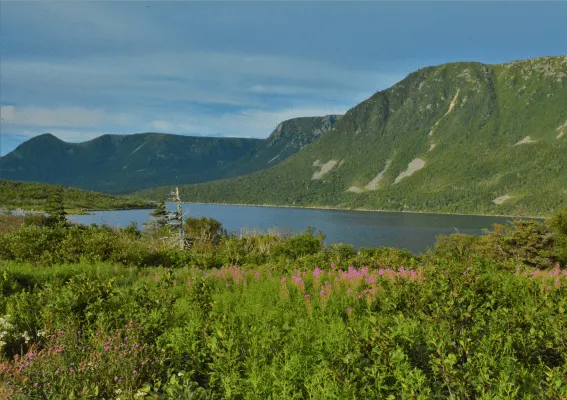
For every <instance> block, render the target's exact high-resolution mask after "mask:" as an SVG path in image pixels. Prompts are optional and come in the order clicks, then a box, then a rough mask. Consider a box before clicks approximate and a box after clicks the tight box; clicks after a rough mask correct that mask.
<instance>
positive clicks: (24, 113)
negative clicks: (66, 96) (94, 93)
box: [0, 106, 133, 128]
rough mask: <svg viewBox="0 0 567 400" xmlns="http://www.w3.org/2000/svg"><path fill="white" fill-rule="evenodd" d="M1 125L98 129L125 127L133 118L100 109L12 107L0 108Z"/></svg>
mask: <svg viewBox="0 0 567 400" xmlns="http://www.w3.org/2000/svg"><path fill="white" fill-rule="evenodd" d="M0 114H1V115H2V125H17V126H27V127H30V126H38V127H45V128H49V127H75V128H79V127H83V128H84V127H92V128H95V127H98V126H100V125H102V124H107V123H109V122H110V123H114V124H116V125H125V124H127V123H128V122H131V121H132V120H133V116H131V115H128V114H124V113H107V112H105V111H104V110H101V109H86V108H83V107H59V108H51V109H50V108H40V107H24V108H19V107H14V106H2V107H1V108H0Z"/></svg>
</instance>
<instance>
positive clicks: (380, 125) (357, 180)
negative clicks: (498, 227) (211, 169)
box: [140, 56, 567, 215]
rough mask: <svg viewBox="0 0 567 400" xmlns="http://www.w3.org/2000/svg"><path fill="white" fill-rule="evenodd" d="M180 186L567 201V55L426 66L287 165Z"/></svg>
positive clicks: (274, 200) (481, 201) (403, 204)
mask: <svg viewBox="0 0 567 400" xmlns="http://www.w3.org/2000/svg"><path fill="white" fill-rule="evenodd" d="M167 191H168V189H167V188H157V189H153V190H147V191H144V192H142V193H140V195H141V196H145V197H147V198H157V197H158V196H159V195H160V194H162V193H165V192H167ZM182 193H183V197H184V199H185V200H186V201H198V202H220V203H248V204H273V205H296V206H337V207H346V208H368V209H385V210H415V211H431V212H462V213H487V214H510V213H514V212H516V211H517V210H518V208H519V207H520V206H522V207H523V208H525V212H526V213H527V214H528V215H543V214H546V213H548V212H549V211H551V210H555V209H557V208H559V207H565V205H567V56H559V57H542V58H537V59H531V60H525V61H515V62H511V63H506V64H499V65H486V64H481V63H474V62H459V63H450V64H444V65H440V66H435V67H427V68H423V69H420V70H418V71H416V72H414V73H412V74H410V75H409V76H408V77H406V78H405V79H403V80H402V81H401V82H399V83H397V84H396V85H394V86H393V87H391V88H389V89H387V90H384V91H380V92H377V93H375V94H374V95H373V96H371V97H370V98H369V99H367V100H365V101H364V102H362V103H360V104H358V105H357V106H355V107H354V108H352V109H351V110H349V111H348V112H347V113H346V115H345V116H344V117H342V118H341V120H340V121H338V122H337V124H336V125H335V126H334V128H333V129H331V130H330V131H329V132H327V133H325V134H324V135H322V137H321V139H320V140H318V141H316V142H314V143H312V144H311V145H309V146H307V147H306V148H305V149H303V151H301V152H299V153H297V154H295V155H293V156H292V157H290V158H288V159H287V160H286V161H284V162H282V163H280V164H279V165H277V166H275V167H273V168H271V169H268V170H262V171H258V172H255V173H253V174H250V175H247V176H239V177H237V178H233V179H226V180H219V181H215V182H209V183H206V184H198V185H188V186H184V187H183V190H182Z"/></svg>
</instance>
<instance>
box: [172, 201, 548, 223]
mask: <svg viewBox="0 0 567 400" xmlns="http://www.w3.org/2000/svg"><path fill="white" fill-rule="evenodd" d="M168 203H170V202H168ZM182 204H202V205H207V204H209V205H217V206H240V207H242V206H244V207H271V208H295V209H307V210H331V211H360V212H382V213H404V214H426V215H455V216H464V217H467V216H469V217H499V218H529V219H547V218H548V217H541V216H533V215H525V216H522V217H519V216H517V215H509V214H462V213H451V212H433V211H394V210H378V209H370V208H341V207H333V206H289V205H275V204H244V203H204V202H198V201H183V202H182Z"/></svg>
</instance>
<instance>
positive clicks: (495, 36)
mask: <svg viewBox="0 0 567 400" xmlns="http://www.w3.org/2000/svg"><path fill="white" fill-rule="evenodd" d="M566 16H567V2H549V3H544V2H533V3H532V2H502V3H497V2H482V1H479V2H435V3H429V2H424V1H420V2H402V1H396V2H351V1H348V2H319V1H318V2H303V1H296V2H259V1H255V2H246V3H245V2H234V1H231V2H206V3H205V2H186V1H174V2H165V1H154V2H141V1H126V2H103V1H95V2H81V1H72V2H71V1H63V2H48V1H36V2H23V1H1V2H0V26H1V30H0V57H1V58H0V105H1V110H0V111H1V123H0V133H1V136H0V144H1V148H0V155H4V154H7V153H8V152H9V151H11V150H12V149H14V148H15V147H16V146H17V145H19V144H20V143H22V142H23V141H25V140H27V139H29V138H30V137H33V136H36V135H39V134H42V133H46V132H49V133H53V134H54V135H56V136H58V137H59V138H61V139H63V140H66V141H70V142H80V141H85V140H90V139H92V138H94V137H97V136H100V135H102V134H107V133H110V134H130V133H138V132H165V133H176V134H184V135H204V136H231V137H253V138H265V137H267V136H268V135H269V134H270V133H271V131H272V130H273V129H274V128H275V127H276V125H277V124H278V123H279V122H281V121H283V120H286V119H290V118H294V117H301V116H317V115H327V114H342V113H344V112H346V111H347V110H348V109H350V108H352V107H354V106H355V105H356V104H357V103H359V102H361V101H362V100H364V99H366V98H368V97H369V96H371V95H372V94H373V93H375V92H376V91H379V90H383V89H386V88H388V87H390V86H392V85H393V84H395V83H396V82H398V81H399V80H401V79H403V78H404V77H405V76H407V75H408V74H409V73H410V72H412V71H414V70H416V69H419V68H421V67H424V66H429V65H438V64H442V63H446V62H454V61H480V62H485V63H502V62H508V61H513V60H517V59H526V58H532V57H539V56H547V55H565V54H567V40H565V38H567V23H565V17H566Z"/></svg>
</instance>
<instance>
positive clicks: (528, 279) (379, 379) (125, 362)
mask: <svg viewBox="0 0 567 400" xmlns="http://www.w3.org/2000/svg"><path fill="white" fill-rule="evenodd" d="M342 251H343V252H344V253H345V254H344V255H345V256H347V255H348V254H347V253H348V252H347V251H346V249H343V250H342ZM291 274H293V275H294V276H295V278H296V279H295V280H294V279H293V278H292V277H290V273H285V272H278V270H276V269H275V268H272V267H269V268H262V267H258V268H255V269H250V270H248V271H246V270H242V269H239V268H238V267H235V266H230V267H223V268H221V269H214V270H210V271H207V270H202V269H197V268H194V267H191V268H189V267H185V268H179V269H176V270H169V269H165V268H144V269H138V268H133V267H129V266H118V265H115V264H101V263H97V264H87V263H82V264H73V265H55V266H53V267H51V268H37V267H34V266H32V265H29V264H20V263H11V262H9V263H7V262H0V288H2V290H3V294H4V295H3V296H0V318H2V321H5V320H8V321H9V324H10V326H8V325H7V324H5V323H4V325H1V323H2V322H0V326H1V327H2V329H3V330H2V331H1V332H0V335H2V334H3V332H4V331H9V334H5V335H3V336H0V340H4V341H5V342H7V343H6V344H7V346H5V348H4V349H3V350H2V351H3V353H2V354H3V355H2V356H0V397H2V396H3V397H6V398H12V399H20V398H73V397H75V398H116V397H117V396H120V398H125V399H133V398H139V397H142V396H146V397H150V398H151V396H153V397H155V398H162V399H178V398H189V399H207V398H284V397H285V398H298V399H303V398H310V397H312V398H325V399H327V398H416V399H429V398H451V397H453V398H455V399H461V398H531V399H551V398H553V399H555V398H557V399H560V398H564V397H565V396H566V395H567V382H566V381H565V380H564V377H565V375H566V374H567V369H566V368H567V358H566V357H567V347H566V346H567V344H566V343H565V340H564V338H565V337H566V336H567V319H566V318H565V313H566V310H567V296H566V294H567V293H566V290H567V274H563V273H559V271H558V273H557V274H544V275H541V276H532V275H530V274H527V275H526V274H524V273H518V272H516V273H515V272H514V271H507V270H502V269H498V268H495V266H494V265H493V264H492V263H491V262H486V261H471V262H469V261H466V262H460V261H458V260H451V261H443V262H439V263H435V264H427V263H422V264H420V265H419V266H417V269H416V270H407V269H402V268H401V267H400V268H399V269H396V270H392V269H385V270H384V269H380V270H378V269H376V270H368V269H363V268H361V269H359V270H355V269H352V268H351V269H349V270H348V271H329V273H326V272H325V273H322V272H321V271H320V270H319V269H312V268H309V269H306V270H304V271H298V270H296V271H294V272H292V273H291ZM298 275H300V278H299V279H298ZM282 278H283V279H282ZM369 278H372V279H369ZM325 281H329V283H326V282H325ZM331 282H332V283H331ZM14 316H17V318H14ZM18 346H20V347H19V349H20V350H17V351H16V354H17V357H16V356H15V355H14V354H13V353H10V352H7V351H6V348H8V347H9V348H10V349H16V348H18ZM20 388H21V391H20Z"/></svg>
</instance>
